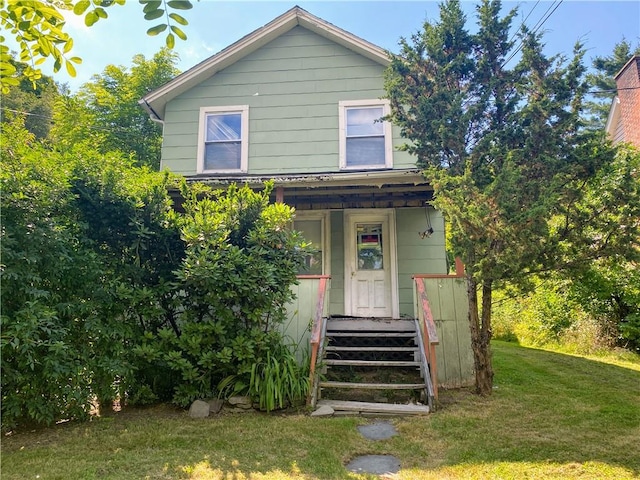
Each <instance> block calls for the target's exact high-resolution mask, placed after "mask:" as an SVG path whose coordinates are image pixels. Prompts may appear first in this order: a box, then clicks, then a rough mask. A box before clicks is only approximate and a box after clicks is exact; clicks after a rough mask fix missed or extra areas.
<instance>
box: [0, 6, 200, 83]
mask: <svg viewBox="0 0 640 480" xmlns="http://www.w3.org/2000/svg"><path fill="white" fill-rule="evenodd" d="M124 3H125V0H10V1H3V2H1V3H0V25H1V26H2V27H3V30H4V31H6V32H10V33H11V35H13V37H14V38H15V40H16V42H17V43H18V45H19V48H20V52H19V58H20V61H21V62H24V63H26V64H27V68H25V69H24V70H22V71H18V70H17V69H16V67H15V65H14V64H12V63H11V53H10V51H9V47H8V46H7V45H6V44H5V40H6V39H5V37H4V35H0V87H1V89H2V93H6V92H7V91H8V90H7V89H8V87H9V86H12V85H13V86H16V85H18V83H19V82H20V79H21V78H23V77H26V78H27V79H28V80H29V81H31V82H35V81H36V80H38V79H39V78H41V77H42V72H41V70H40V69H39V68H38V66H39V65H40V64H42V63H43V62H44V61H46V60H47V58H48V57H53V60H54V65H53V71H54V72H58V71H59V70H60V69H61V68H62V66H63V65H64V67H65V68H66V70H67V73H68V74H69V75H70V76H72V77H75V75H76V67H75V65H78V64H80V63H82V59H81V58H80V57H77V56H69V55H70V54H71V52H72V50H73V38H71V37H70V36H69V34H68V33H67V32H66V31H65V26H66V19H65V16H64V14H65V13H66V14H67V15H71V14H72V13H73V14H75V15H81V16H84V23H85V25H87V26H88V27H91V26H92V25H94V24H95V23H97V22H98V21H99V20H101V19H107V18H108V17H109V13H108V9H109V8H110V7H113V6H115V5H124ZM139 3H140V4H141V6H142V13H143V14H144V19H145V20H148V21H156V20H157V21H158V23H156V25H154V26H153V27H151V28H149V29H148V30H147V34H148V35H150V36H155V35H159V34H160V33H163V32H165V31H166V32H167V35H166V39H165V43H166V46H167V47H168V48H169V49H172V48H173V47H174V45H175V40H176V37H178V38H180V39H181V40H186V39H187V35H186V34H185V33H184V31H183V30H182V28H181V27H180V26H185V25H188V24H189V22H188V21H187V19H186V18H184V17H183V16H182V15H181V14H179V13H177V12H178V11H185V10H190V9H191V8H193V4H192V3H191V2H190V1H189V0H139ZM179 25H180V26H179Z"/></svg>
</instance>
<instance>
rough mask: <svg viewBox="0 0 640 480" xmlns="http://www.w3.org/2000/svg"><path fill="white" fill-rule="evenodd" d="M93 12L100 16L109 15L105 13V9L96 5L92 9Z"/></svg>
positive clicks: (105, 16) (106, 16)
mask: <svg viewBox="0 0 640 480" xmlns="http://www.w3.org/2000/svg"><path fill="white" fill-rule="evenodd" d="M94 12H96V15H98V17H100V18H108V17H109V15H108V14H107V12H106V10H105V9H104V8H102V7H98V8H96V9H95V10H94Z"/></svg>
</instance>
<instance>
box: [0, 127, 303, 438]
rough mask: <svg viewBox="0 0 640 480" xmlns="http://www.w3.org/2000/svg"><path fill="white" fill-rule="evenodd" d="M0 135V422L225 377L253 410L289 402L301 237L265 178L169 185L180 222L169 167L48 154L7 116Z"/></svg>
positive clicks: (207, 389)
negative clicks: (258, 401) (255, 182)
mask: <svg viewBox="0 0 640 480" xmlns="http://www.w3.org/2000/svg"><path fill="white" fill-rule="evenodd" d="M2 135H3V136H2V139H1V140H2V141H1V142H0V144H1V148H2V162H3V165H2V167H3V168H2V176H1V177H0V180H1V181H2V191H3V195H2V209H1V214H2V261H3V264H2V271H1V275H2V282H1V287H2V292H1V293H2V299H3V305H2V307H3V308H2V316H1V317H0V321H1V326H2V334H1V338H0V340H1V343H0V347H1V348H2V372H3V375H2V422H3V423H2V425H3V428H5V429H7V428H13V427H14V426H16V425H25V424H27V423H30V422H35V423H45V424H50V423H52V422H54V421H57V420H60V419H62V418H69V419H70V418H82V417H84V416H86V415H87V414H88V412H89V410H90V408H91V406H92V402H94V401H95V400H96V399H97V400H98V402H99V404H100V406H101V407H105V408H109V407H110V405H111V402H112V401H113V400H114V399H116V398H119V399H120V401H121V402H124V403H126V402H127V401H130V402H131V403H136V404H147V403H149V402H153V401H155V400H161V401H168V400H172V401H173V402H175V403H177V404H179V405H183V406H186V405H188V404H189V403H190V402H191V401H192V400H194V399H195V398H203V397H210V396H213V395H216V394H217V393H218V386H219V384H220V382H221V380H223V379H224V378H227V377H229V376H231V375H234V376H236V379H237V382H236V383H235V385H236V386H239V385H240V384H241V382H242V383H243V384H244V385H246V386H247V387H246V388H247V389H249V387H251V388H253V390H252V392H253V394H255V395H256V396H257V397H256V398H263V399H266V400H263V401H264V402H267V403H265V408H269V409H271V408H272V407H271V405H274V406H275V405H280V404H281V403H282V402H284V401H288V402H291V403H293V402H295V401H297V400H299V399H300V398H301V396H303V395H304V393H305V392H306V391H305V390H304V389H305V388H306V387H305V385H306V373H305V371H304V369H302V368H299V367H298V366H297V364H296V362H295V357H294V356H293V355H292V354H290V353H287V352H288V350H287V347H286V346H284V340H283V338H282V335H281V333H280V327H281V325H282V322H283V320H284V318H285V305H286V304H287V303H288V302H289V301H290V300H291V299H292V292H291V290H290V286H291V284H292V283H294V282H295V281H296V272H297V271H298V269H299V268H300V267H301V265H303V263H304V259H305V256H306V254H307V253H308V245H307V244H306V243H305V242H304V241H303V239H302V238H301V237H300V236H299V234H298V233H297V232H294V231H292V230H291V228H290V224H291V220H292V215H293V210H292V209H291V208H290V207H287V206H285V205H282V204H275V205H270V204H269V193H270V192H271V189H272V185H267V186H266V188H265V189H264V190H263V191H262V192H259V193H255V192H253V191H251V190H250V189H249V188H248V187H246V186H245V187H242V188H239V187H236V186H232V187H230V188H229V189H228V191H226V192H213V191H210V190H208V189H207V188H204V187H202V186H198V185H195V186H192V187H188V186H187V185H186V183H184V181H183V183H182V184H181V185H182V186H181V188H182V193H183V195H184V196H185V198H186V201H185V203H184V209H185V213H184V214H182V215H181V214H178V213H177V212H175V211H174V210H173V208H172V202H171V199H170V197H169V191H171V190H172V191H173V192H175V193H176V194H177V189H178V187H179V184H178V183H177V182H176V180H175V179H174V178H173V177H172V176H171V175H169V174H168V173H158V172H152V171H150V170H149V169H148V168H146V167H135V166H134V164H133V161H132V160H131V159H126V158H123V157H122V156H121V155H119V154H117V153H109V154H102V153H100V152H98V151H96V150H95V149H91V148H89V147H87V145H86V144H85V143H79V144H77V145H74V146H70V147H69V149H68V150H66V151H65V152H64V153H61V152H58V151H56V150H53V149H51V148H49V147H47V146H46V145H45V144H44V143H42V142H38V141H36V139H35V138H34V136H33V135H31V134H29V133H28V132H27V131H26V130H25V129H24V128H23V125H21V124H19V123H17V124H14V123H6V124H5V126H4V128H3V131H2ZM265 359H266V360H265ZM276 361H277V362H282V363H281V364H279V366H278V367H277V368H275V367H274V362H276ZM265 362H266V363H265ZM274 368H275V369H274ZM252 372H253V373H254V380H253V384H252V380H251V377H252ZM259 372H262V373H264V374H268V375H269V378H275V384H276V385H278V386H281V387H282V389H283V390H273V388H272V386H271V385H272V384H270V383H267V384H265V386H264V387H262V386H258V385H257V377H255V375H257V374H258V373H259ZM265 388H266V389H267V390H266V391H267V393H264V392H265ZM265 395H266V396H265ZM272 397H273V398H272ZM269 402H270V403H269Z"/></svg>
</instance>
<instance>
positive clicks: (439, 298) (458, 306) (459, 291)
mask: <svg viewBox="0 0 640 480" xmlns="http://www.w3.org/2000/svg"><path fill="white" fill-rule="evenodd" d="M423 281H424V285H425V288H426V291H427V297H428V299H429V305H430V306H431V312H432V313H433V318H434V320H435V323H436V329H437V331H438V340H439V341H440V343H439V344H438V345H437V346H436V360H437V368H438V384H439V385H441V386H444V387H447V388H454V387H460V386H465V385H471V384H473V381H474V377H473V352H472V351H471V333H470V331H469V318H468V312H469V304H468V301H467V286H466V282H465V280H464V279H460V278H425V279H424V280H423Z"/></svg>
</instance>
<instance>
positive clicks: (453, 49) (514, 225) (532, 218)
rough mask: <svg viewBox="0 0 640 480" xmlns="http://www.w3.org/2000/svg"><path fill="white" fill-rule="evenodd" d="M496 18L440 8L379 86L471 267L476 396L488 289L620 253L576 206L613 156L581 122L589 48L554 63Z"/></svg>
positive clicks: (487, 366)
mask: <svg viewBox="0 0 640 480" xmlns="http://www.w3.org/2000/svg"><path fill="white" fill-rule="evenodd" d="M500 11H501V2H499V1H494V0H484V1H483V2H482V3H481V4H480V5H478V7H477V24H478V29H477V33H475V34H471V33H470V32H469V30H468V29H467V27H466V18H465V15H464V14H463V12H462V10H461V8H460V3H459V1H457V0H448V1H446V2H444V3H443V4H442V5H441V7H440V19H439V21H436V22H433V23H431V22H429V21H427V22H426V23H425V24H424V29H423V30H422V31H421V32H420V33H417V34H415V35H413V36H412V37H411V39H410V40H406V39H401V41H400V46H401V51H400V53H399V54H398V55H392V60H391V64H390V66H389V68H388V71H387V81H386V90H387V96H388V98H389V99H390V102H391V110H392V113H391V115H390V120H392V121H393V122H394V123H396V124H397V125H399V126H400V127H401V132H402V135H403V136H404V137H405V138H407V139H408V140H409V141H410V143H408V144H407V145H406V146H405V147H404V148H405V149H406V150H408V151H409V152H410V153H412V154H414V155H416V157H417V163H418V166H420V167H422V168H423V169H424V173H425V176H426V178H427V179H428V180H429V182H430V183H431V184H432V186H433V188H434V197H435V199H434V206H435V207H436V208H439V209H440V210H441V211H442V212H443V214H444V216H445V218H446V220H447V222H448V228H449V237H450V247H451V249H452V250H453V253H454V254H455V255H459V256H460V257H461V258H462V259H463V261H464V262H465V264H466V268H467V271H466V276H467V281H468V293H469V321H470V329H471V338H472V348H473V353H474V362H475V372H476V389H477V391H478V392H479V393H481V394H490V393H491V390H492V381H493V369H492V364H491V351H490V340H491V312H492V293H493V290H494V289H495V288H496V287H498V286H499V285H500V284H502V283H503V282H504V281H506V280H509V281H511V282H515V283H517V284H519V285H521V286H523V287H526V286H527V278H528V275H529V274H531V273H542V272H545V271H551V270H554V269H558V268H570V267H571V268H574V267H577V266H578V265H582V264H584V262H587V261H589V260H590V259H592V258H594V257H597V256H602V255H607V254H608V253H610V252H611V251H614V250H616V249H618V251H621V250H624V248H625V245H624V240H625V239H623V238H620V237H619V236H618V233H620V232H619V231H617V230H616V226H615V222H612V223H608V222H607V223H602V224H599V223H598V221H597V219H598V216H599V215H602V211H596V210H593V209H590V208H587V207H585V202H584V199H583V197H584V188H585V186H586V185H587V184H589V182H590V181H592V180H593V179H594V178H595V175H596V173H597V172H598V171H599V169H600V168H601V167H602V166H605V165H607V164H608V163H610V162H611V161H612V159H613V157H614V154H613V151H612V149H611V148H610V147H609V146H607V144H606V142H605V141H604V136H603V135H602V133H601V132H594V131H588V130H585V129H584V128H583V123H582V121H581V112H582V110H583V108H584V97H585V94H586V92H587V91H588V83H587V82H586V80H585V74H586V70H585V67H584V66H583V56H584V49H583V48H582V46H581V45H579V44H578V45H576V47H575V50H574V56H573V58H572V59H571V60H570V61H568V62H567V61H564V60H563V59H562V58H561V57H559V56H555V57H550V58H549V57H547V56H546V55H545V54H544V53H543V51H542V50H543V48H542V43H541V36H540V35H539V34H536V33H534V32H531V31H528V30H527V29H526V28H525V27H522V29H521V30H520V31H519V32H518V36H517V37H515V38H512V36H511V33H510V28H511V24H512V20H513V18H514V15H515V10H514V11H511V12H509V13H508V14H507V15H506V16H501V13H500ZM518 58H519V60H518V61H517V63H516V64H515V65H514V66H513V67H509V66H508V65H509V64H510V62H511V61H512V60H514V59H518ZM616 206H617V205H616V200H615V199H614V200H612V201H611V203H610V204H608V205H604V206H603V208H604V209H605V210H606V209H615V208H616ZM626 233H627V232H625V235H626ZM627 238H628V237H627Z"/></svg>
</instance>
